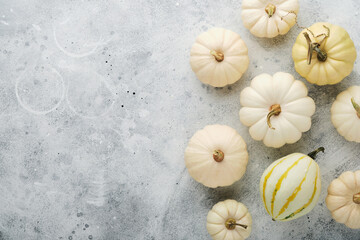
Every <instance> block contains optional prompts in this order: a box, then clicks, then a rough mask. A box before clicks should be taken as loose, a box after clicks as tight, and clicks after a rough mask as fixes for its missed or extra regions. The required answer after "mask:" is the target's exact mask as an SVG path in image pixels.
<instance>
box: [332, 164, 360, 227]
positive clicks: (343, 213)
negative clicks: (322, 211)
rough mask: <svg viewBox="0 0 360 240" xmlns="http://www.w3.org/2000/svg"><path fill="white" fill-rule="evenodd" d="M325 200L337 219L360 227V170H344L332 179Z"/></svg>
mask: <svg viewBox="0 0 360 240" xmlns="http://www.w3.org/2000/svg"><path fill="white" fill-rule="evenodd" d="M325 202H326V206H327V207H328V209H329V210H330V212H331V215H332V217H333V218H334V219H335V221H337V222H339V223H343V224H345V225H346V226H347V227H349V228H353V229H360V170H358V171H356V172H350V171H348V172H344V173H343V174H341V175H340V177H339V178H337V179H335V180H334V181H332V182H331V184H330V185H329V187H328V195H327V197H326V200H325Z"/></svg>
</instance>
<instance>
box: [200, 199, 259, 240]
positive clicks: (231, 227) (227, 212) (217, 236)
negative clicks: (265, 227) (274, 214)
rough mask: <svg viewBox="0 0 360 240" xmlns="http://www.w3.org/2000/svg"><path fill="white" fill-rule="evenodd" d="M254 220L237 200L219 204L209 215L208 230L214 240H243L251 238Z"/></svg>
mask: <svg viewBox="0 0 360 240" xmlns="http://www.w3.org/2000/svg"><path fill="white" fill-rule="evenodd" d="M251 225H252V218H251V215H250V213H249V212H248V209H247V208H246V206H245V205H244V204H242V203H239V202H237V201H235V200H230V199H228V200H225V201H223V202H218V203H217V204H215V205H214V207H213V208H212V209H211V210H210V212H209V213H208V215H207V223H206V228H207V230H208V232H209V234H210V235H211V238H212V239H214V240H243V239H246V238H248V237H249V236H250V233H251Z"/></svg>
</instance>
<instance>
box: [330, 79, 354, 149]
mask: <svg viewBox="0 0 360 240" xmlns="http://www.w3.org/2000/svg"><path fill="white" fill-rule="evenodd" d="M351 98H354V100H355V102H356V103H357V104H360V86H352V87H350V88H348V89H347V90H345V91H343V92H341V93H340V94H339V95H338V96H337V97H336V100H335V102H334V103H333V105H332V107H331V121H332V123H333V124H334V127H335V128H336V130H337V131H338V132H339V134H340V135H341V136H343V137H344V138H345V139H346V140H348V141H353V142H358V143H360V115H359V116H358V115H357V112H356V110H355V108H354V106H353V104H352V103H351Z"/></svg>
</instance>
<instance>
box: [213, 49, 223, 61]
mask: <svg viewBox="0 0 360 240" xmlns="http://www.w3.org/2000/svg"><path fill="white" fill-rule="evenodd" d="M210 54H211V55H213V56H214V57H215V59H216V61H218V62H222V61H223V60H224V54H223V53H221V52H217V51H214V50H211V51H210Z"/></svg>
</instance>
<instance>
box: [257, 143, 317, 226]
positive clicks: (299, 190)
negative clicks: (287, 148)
mask: <svg viewBox="0 0 360 240" xmlns="http://www.w3.org/2000/svg"><path fill="white" fill-rule="evenodd" d="M319 151H324V149H323V148H319V149H318V150H316V151H314V152H311V153H310V154H309V155H305V154H302V153H293V154H290V155H288V156H286V157H283V158H280V159H279V160H277V161H275V162H273V163H272V164H271V165H270V166H269V167H268V168H267V169H266V170H265V172H264V173H263V175H262V177H261V181H260V195H261V198H262V200H263V203H264V206H265V209H266V211H267V212H268V213H269V215H270V216H271V217H272V219H273V220H276V221H289V220H293V219H296V218H299V217H301V216H303V215H305V214H307V213H308V212H310V211H311V210H312V209H313V208H314V207H315V205H316V203H317V201H318V199H319V196H320V191H321V179H320V169H319V166H318V164H317V163H316V162H315V161H314V160H313V158H314V157H315V156H316V154H317V153H318V152H319Z"/></svg>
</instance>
